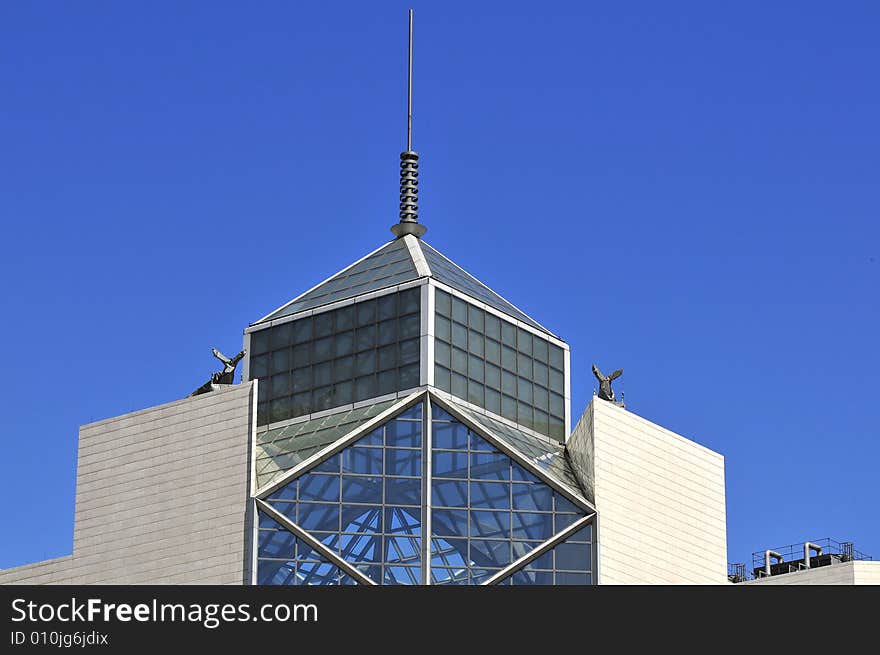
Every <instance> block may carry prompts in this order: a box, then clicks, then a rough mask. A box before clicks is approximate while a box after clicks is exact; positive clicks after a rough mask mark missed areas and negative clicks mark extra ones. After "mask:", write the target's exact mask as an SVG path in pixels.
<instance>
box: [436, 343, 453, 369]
mask: <svg viewBox="0 0 880 655" xmlns="http://www.w3.org/2000/svg"><path fill="white" fill-rule="evenodd" d="M451 357H452V350H451V349H450V348H449V345H447V344H446V343H444V342H442V341H437V340H435V341H434V361H435V362H436V363H437V364H440V365H442V366H445V367H446V368H449V367H450V365H451V363H450V362H451V359H450V358H451Z"/></svg>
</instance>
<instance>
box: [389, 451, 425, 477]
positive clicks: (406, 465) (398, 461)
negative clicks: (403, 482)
mask: <svg viewBox="0 0 880 655" xmlns="http://www.w3.org/2000/svg"><path fill="white" fill-rule="evenodd" d="M421 474H422V451H421V450H416V449H413V450H409V449H407V450H403V449H397V448H387V447H386V448H385V475H411V476H418V475H421Z"/></svg>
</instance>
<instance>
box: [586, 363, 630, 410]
mask: <svg viewBox="0 0 880 655" xmlns="http://www.w3.org/2000/svg"><path fill="white" fill-rule="evenodd" d="M593 375H595V376H596V379H597V380H599V398H601V399H602V400H607V401H609V402H612V403H616V404H618V405H620V406H621V407H622V406H623V403H622V402H617V399H616V398H615V397H614V389H612V388H611V382H612V380H616V379H617V378H619V377H620V376H621V375H623V369H622V368H619V369H617V370H616V371H614V373H612V374H611V375H604V374H603V373H602V371H600V370H599V367H598V366H596V365H595V364H593Z"/></svg>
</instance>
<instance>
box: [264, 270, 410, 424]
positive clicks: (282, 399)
mask: <svg viewBox="0 0 880 655" xmlns="http://www.w3.org/2000/svg"><path fill="white" fill-rule="evenodd" d="M420 305H421V289H420V288H419V287H414V288H412V289H407V290H405V291H400V292H395V293H390V294H388V295H385V296H380V297H379V298H374V299H372V300H365V301H362V302H359V303H356V304H353V305H347V306H345V307H340V308H338V309H334V310H330V311H325V312H321V313H319V314H315V315H313V316H307V317H305V318H301V319H298V320H295V321H291V322H289V323H283V324H281V325H276V326H275V327H271V328H267V329H265V330H259V331H257V332H252V333H251V347H250V350H251V352H250V353H249V357H250V358H251V359H250V369H249V370H250V378H251V379H259V380H260V385H259V404H258V406H257V423H258V424H259V425H265V424H266V423H274V422H277V421H283V420H286V419H290V418H296V417H297V416H304V415H306V414H311V413H313V412H319V411H322V410H325V409H331V408H333V407H340V406H342V405H348V404H350V403H355V402H359V401H362V400H366V399H368V398H375V397H377V396H381V395H384V394H387V393H392V392H395V391H403V390H406V389H411V388H413V387H417V386H418V385H419V354H420V350H419V331H420V327H421V317H420V314H419V311H420Z"/></svg>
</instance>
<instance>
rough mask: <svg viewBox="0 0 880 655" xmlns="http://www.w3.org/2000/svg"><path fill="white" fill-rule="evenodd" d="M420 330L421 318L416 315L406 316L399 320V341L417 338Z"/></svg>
mask: <svg viewBox="0 0 880 655" xmlns="http://www.w3.org/2000/svg"><path fill="white" fill-rule="evenodd" d="M420 328H421V318H420V316H419V315H418V314H412V315H411V316H406V317H404V318H402V319H400V328H399V333H400V338H401V339H409V338H411V337H417V336H419V331H420Z"/></svg>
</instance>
